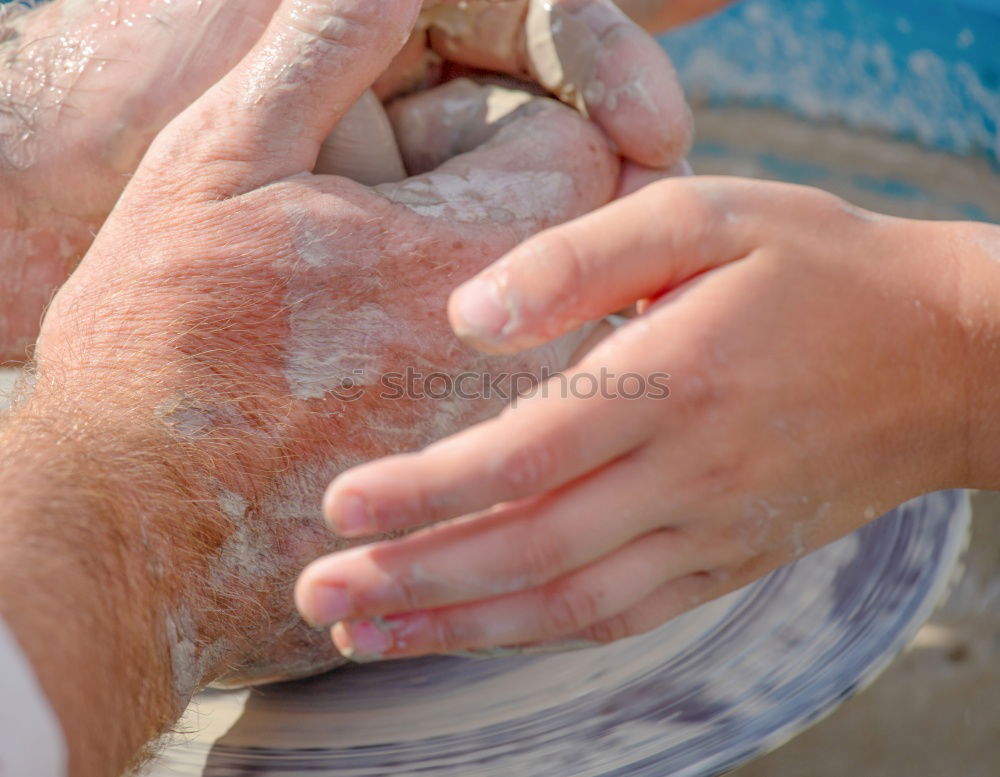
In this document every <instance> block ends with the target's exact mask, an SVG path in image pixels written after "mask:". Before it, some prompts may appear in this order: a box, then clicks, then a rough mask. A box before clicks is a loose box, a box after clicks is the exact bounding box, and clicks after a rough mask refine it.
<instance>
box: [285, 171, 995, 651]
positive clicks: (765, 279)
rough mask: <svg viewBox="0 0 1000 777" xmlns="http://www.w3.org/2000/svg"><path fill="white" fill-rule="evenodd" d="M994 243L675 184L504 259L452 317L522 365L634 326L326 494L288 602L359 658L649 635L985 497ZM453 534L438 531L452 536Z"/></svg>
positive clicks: (967, 234)
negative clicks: (334, 535) (526, 353)
mask: <svg viewBox="0 0 1000 777" xmlns="http://www.w3.org/2000/svg"><path fill="white" fill-rule="evenodd" d="M998 256H1000V229H998V228H997V227H990V226H986V225H965V224H943V223H933V222H914V221H906V220H902V219H893V218H889V217H883V216H879V215H876V214H872V213H868V212H865V211H862V210H860V209H857V208H854V207H851V206H849V205H847V204H845V203H844V202H842V201H840V200H839V199H837V198H836V197H834V196H832V195H829V194H826V193H824V192H820V191H818V190H814V189H807V188H802V187H796V186H791V185H784V184H775V183H765V182H755V181H745V180H739V179H724V178H718V179H712V178H704V179H701V178H687V179H678V180H673V181H667V182H663V183H658V184H655V185H653V186H650V187H648V188H646V189H644V190H643V191H641V192H639V193H637V194H634V195H632V196H631V197H629V198H626V199H623V200H620V201H618V202H616V203H614V204H612V205H609V206H608V207H606V208H604V209H602V210H601V211H598V212H597V213H595V214H593V215H591V216H587V217H584V218H582V219H579V220H577V221H575V222H573V223H570V224H567V225H565V226H562V227H558V228H556V229H553V230H550V231H548V232H546V233H543V234H541V235H539V236H537V237H535V238H533V239H531V240H529V241H527V243H525V244H524V245H522V246H520V247H518V248H517V249H515V250H514V251H513V252H512V253H510V254H509V255H508V256H506V257H505V258H504V259H502V260H501V261H500V262H499V263H497V264H496V265H494V266H493V267H491V268H490V269H488V270H487V271H486V272H484V273H482V274H481V275H480V276H479V277H478V278H477V279H476V280H474V281H472V282H470V283H468V284H466V285H464V286H462V287H461V288H459V289H458V290H457V291H456V293H455V295H454V296H453V297H452V300H451V307H450V311H451V321H452V323H453V325H454V326H455V328H456V331H457V332H459V333H460V334H462V335H463V337H464V338H465V339H467V340H468V341H470V342H473V343H475V344H477V345H478V346H479V347H480V348H482V349H484V350H486V351H489V352H493V353H500V352H514V351H516V350H518V349H521V348H527V347H532V346H536V345H537V344H539V343H543V342H547V341H549V340H550V339H551V338H554V337H557V336H558V335H560V334H561V333H563V332H566V331H568V330H569V329H570V328H571V327H573V326H575V325H576V324H577V323H578V322H580V321H585V320H588V319H590V318H592V317H594V316H596V315H600V314H604V313H608V312H611V311H614V310H617V309H620V308H622V307H624V306H627V305H630V304H631V303H634V302H637V301H642V300H646V302H644V303H643V304H642V305H641V306H640V308H641V309H644V312H642V313H641V315H639V317H638V318H636V319H635V320H632V321H630V322H629V323H626V324H625V325H624V326H622V327H621V328H620V329H618V330H617V331H616V332H615V334H613V335H612V336H611V337H609V338H608V339H607V340H605V341H603V342H602V343H600V344H599V345H598V346H597V347H596V348H595V349H594V350H592V351H591V352H589V353H588V354H587V355H586V356H585V357H584V358H583V359H582V360H581V361H580V362H579V363H578V364H576V365H575V366H574V367H573V368H572V369H570V370H568V371H567V372H566V373H565V375H564V376H561V377H559V376H557V377H556V378H553V379H552V380H551V381H550V382H549V383H547V384H545V386H544V388H545V391H542V389H539V390H537V391H535V392H533V393H532V394H531V395H529V396H528V397H526V398H524V399H522V400H520V401H518V402H517V403H516V406H514V407H513V408H511V409H509V410H507V411H506V412H505V413H504V414H503V415H502V416H500V417H499V418H497V419H495V420H491V421H488V422H486V423H483V424H481V425H479V426H477V427H475V428H472V429H470V430H467V431H464V432H462V433H460V434H458V435H455V436H454V437H451V438H449V439H448V440H445V441H442V442H439V443H437V444H435V445H432V446H430V447H429V448H427V449H426V450H424V451H423V452H420V453H417V454H410V455H405V456H399V457H393V458H389V459H387V460H384V461H381V462H373V463H370V464H367V465H363V466H361V467H359V468H357V469H355V470H352V471H349V472H347V473H345V474H343V475H341V476H340V477H339V478H338V479H337V480H335V481H334V482H333V485H332V486H331V488H330V490H329V491H328V493H327V498H326V502H325V509H326V514H327V517H328V519H329V520H330V521H331V522H332V524H333V526H334V528H335V530H336V531H337V532H338V533H339V534H340V535H341V536H344V537H361V536H365V535H368V534H373V533H375V532H387V531H397V530H401V529H406V528H410V527H415V526H423V525H426V524H428V523H435V524H438V525H435V526H432V527H430V528H425V529H423V530H421V531H419V532H418V533H416V534H413V535H410V536H407V537H405V538H403V539H398V540H395V541H388V542H380V543H377V544H374V545H370V546H367V547H364V548H357V549H353V550H350V551H348V552H344V553H340V554H338V555H334V556H331V557H328V558H325V559H321V560H319V561H317V562H315V563H314V564H313V565H311V566H310V567H309V568H308V569H307V570H306V571H305V572H304V574H303V576H302V578H301V579H300V581H299V585H298V589H297V601H298V603H299V606H300V608H301V609H302V611H303V612H304V614H305V615H306V616H307V617H308V618H309V619H310V620H311V621H312V622H315V623H321V624H332V623H334V622H338V621H339V624H338V625H336V626H335V628H334V630H333V637H334V640H335V642H336V644H337V646H338V647H339V648H340V649H341V650H342V651H345V652H350V653H353V654H354V655H355V656H357V657H360V658H366V657H368V658H370V657H372V656H376V657H379V656H380V657H398V656H412V655H419V654H423V653H431V652H449V651H455V650H470V649H477V648H486V647H491V646H524V645H536V644H538V643H552V642H559V641H564V640H573V641H577V640H585V641H593V642H599V643H605V642H609V641H613V640H617V639H620V638H623V637H628V636H630V635H635V634H639V633H641V632H644V631H646V630H649V629H652V628H654V627H656V626H659V625H660V624H663V623H664V622H666V621H667V620H669V619H671V618H673V617H674V616H676V615H678V614H680V613H682V612H684V611H686V610H689V609H691V608H693V607H696V606H697V605H699V604H701V603H702V602H705V601H707V600H710V599H713V598H715V597H718V596H720V595H722V594H724V593H726V592H728V591H732V590H734V589H736V588H738V587H741V586H743V585H745V584H746V583H748V582H750V581H752V580H754V579H756V578H758V577H760V576H761V575H763V574H765V573H766V572H768V571H770V570H773V569H775V568H776V567H779V566H781V565H783V564H785V563H786V562H790V561H792V560H794V559H796V558H799V557H800V556H802V555H803V554H806V553H809V552H810V551H812V550H813V549H816V548H818V547H820V546H821V545H823V544H824V543H828V542H830V541H832V540H834V539H835V538H838V537H840V536H842V535H844V534H845V533H847V532H850V531H852V530H853V529H855V528H857V527H859V526H861V525H862V524H864V523H866V522H868V521H870V520H872V519H874V518H875V517H876V516H878V515H880V514H882V513H883V512H885V511H886V510H888V509H889V508H891V507H893V506H895V505H896V504H898V503H900V502H902V501H904V500H906V499H908V498H911V497H914V496H916V495H918V494H921V493H924V492H927V491H931V490H935V489H940V488H945V487H952V486H980V487H996V484H997V482H998V480H1000V478H998V477H997V468H996V464H995V446H996V445H997V444H998V442H997V441H998V440H1000V407H998V406H997V403H996V401H995V397H996V394H997V392H996V382H997V381H998V380H1000V376H998V374H997V373H998V371H1000V370H998V367H997V364H996V359H995V355H993V354H995V352H996V351H995V349H996V348H997V347H998V344H1000V314H998V312H997V306H996V300H997V299H998V295H1000V264H997V263H996V257H998ZM449 519H452V520H449Z"/></svg>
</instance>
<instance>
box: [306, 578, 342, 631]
mask: <svg viewBox="0 0 1000 777" xmlns="http://www.w3.org/2000/svg"><path fill="white" fill-rule="evenodd" d="M305 599H306V601H305V602H303V605H304V606H303V608H302V615H303V617H304V618H305V619H306V620H307V621H309V622H310V623H311V624H312V625H314V626H329V625H331V624H333V623H337V622H338V621H342V620H343V619H344V618H346V617H347V616H348V615H350V614H351V595H350V594H349V593H348V592H347V589H346V588H344V587H343V586H339V585H323V584H322V583H317V584H315V585H314V586H313V587H312V589H310V590H309V593H308V594H306V597H305Z"/></svg>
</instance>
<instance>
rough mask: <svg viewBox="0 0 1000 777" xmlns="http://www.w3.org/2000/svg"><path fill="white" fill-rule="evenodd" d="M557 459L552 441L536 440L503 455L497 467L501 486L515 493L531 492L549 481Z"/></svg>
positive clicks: (497, 475)
mask: <svg viewBox="0 0 1000 777" xmlns="http://www.w3.org/2000/svg"><path fill="white" fill-rule="evenodd" d="M507 412H508V413H509V412H510V411H507ZM555 461H556V457H555V450H554V446H553V444H552V442H550V441H548V440H544V439H542V440H534V441H532V442H529V443H525V444H522V445H518V446H517V447H516V448H514V449H513V450H511V451H509V452H507V453H506V454H505V455H503V456H502V457H501V458H500V461H499V462H498V465H497V467H496V477H497V480H498V481H499V483H500V485H501V486H504V487H507V488H509V489H511V490H512V491H514V493H515V494H530V493H533V492H534V491H535V490H537V489H539V488H541V487H542V486H543V485H544V484H545V483H546V482H548V480H549V478H550V477H551V475H552V472H553V470H554V468H555Z"/></svg>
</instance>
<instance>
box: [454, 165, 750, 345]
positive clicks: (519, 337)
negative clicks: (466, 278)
mask: <svg viewBox="0 0 1000 777" xmlns="http://www.w3.org/2000/svg"><path fill="white" fill-rule="evenodd" d="M756 199H757V195H756V194H755V193H754V191H753V189H752V185H751V186H746V185H743V184H741V183H739V182H729V181H727V180H726V179H705V178H688V179H671V180H668V181H662V182H660V183H657V184H655V185H652V186H647V187H645V188H643V189H641V190H640V191H639V192H637V193H635V194H633V195H631V196H629V197H626V198H624V199H621V200H618V201H616V202H614V203H612V204H611V205H608V206H607V207H605V208H603V209H601V210H599V211H597V212H596V213H592V214H590V215H588V216H585V217H583V218H580V219H577V220H576V221H573V222H571V223H568V224H565V225H562V226H560V227H557V228H555V229H552V230H549V231H548V232H544V233H542V234H540V235H537V236H535V237H534V238H531V239H530V240H528V241H526V242H525V243H523V244H521V245H519V246H518V247H517V248H516V249H514V250H513V251H512V252H510V253H509V254H507V255H506V256H505V257H503V258H502V259H500V260H499V261H498V262H496V263H495V264H494V265H492V266H491V267H489V268H488V269H487V270H485V271H484V272H482V273H481V274H480V275H478V276H477V277H476V278H475V279H473V280H472V281H470V282H469V283H467V284H465V285H463V286H460V287H459V288H458V289H457V290H456V291H455V292H454V294H453V295H452V298H451V300H450V304H449V316H450V319H451V322H452V326H453V328H454V329H455V331H456V332H457V333H458V334H459V336H460V337H462V338H463V339H465V340H467V341H469V342H471V343H473V344H475V345H476V346H477V347H479V348H481V349H482V350H488V351H496V352H509V351H517V350H521V349H523V348H525V347H530V346H531V345H535V344H538V343H540V342H545V341H546V340H549V339H552V338H553V337H557V336H558V335H559V334H561V333H562V332H564V331H567V330H569V329H571V328H573V326H574V322H577V321H581V320H584V321H585V320H590V319H593V318H599V317H601V316H604V315H607V314H609V313H613V312H615V311H617V310H621V309H622V308H625V307H627V306H629V305H631V304H632V303H634V302H636V301H637V300H641V299H644V298H647V297H654V296H657V295H659V294H661V293H662V292H664V291H666V290H669V289H670V288H672V287H675V286H677V285H679V284H680V283H682V282H684V281H685V280H688V279H689V278H692V277H694V276H695V275H697V274H699V273H702V272H705V271H707V270H710V269H712V268H713V267H717V266H719V265H722V264H725V263H727V262H731V261H734V260H736V259H739V258H741V257H743V256H745V255H746V254H747V253H748V252H749V251H750V250H751V248H752V246H753V232H752V230H750V229H748V228H747V227H746V226H745V221H744V220H742V219H741V218H740V216H741V215H747V212H748V211H750V210H760V208H759V207H758V205H759V203H757V202H756Z"/></svg>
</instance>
